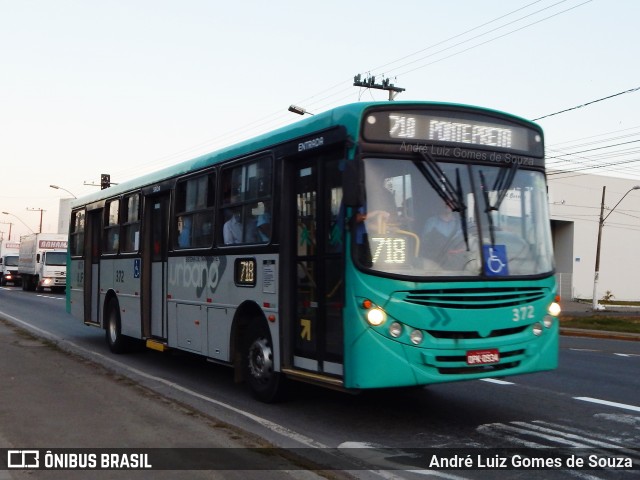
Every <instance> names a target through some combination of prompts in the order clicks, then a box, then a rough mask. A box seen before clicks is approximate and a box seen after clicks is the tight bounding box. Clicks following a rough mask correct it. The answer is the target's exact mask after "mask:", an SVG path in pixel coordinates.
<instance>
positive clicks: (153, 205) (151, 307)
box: [142, 193, 169, 340]
mask: <svg viewBox="0 0 640 480" xmlns="http://www.w3.org/2000/svg"><path fill="white" fill-rule="evenodd" d="M144 203H145V206H144V209H145V211H144V233H143V243H142V244H143V245H144V247H143V248H144V250H143V255H142V292H143V300H142V332H143V335H144V337H146V338H149V337H151V338H155V339H158V340H166V338H167V312H166V308H165V299H166V293H167V292H166V290H167V287H166V285H167V283H166V279H167V248H168V243H169V242H168V238H167V237H168V234H169V193H165V194H157V195H153V196H147V197H146V198H145V202H144Z"/></svg>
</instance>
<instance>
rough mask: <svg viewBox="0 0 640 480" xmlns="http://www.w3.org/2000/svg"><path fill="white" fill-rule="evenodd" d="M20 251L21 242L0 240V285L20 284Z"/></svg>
mask: <svg viewBox="0 0 640 480" xmlns="http://www.w3.org/2000/svg"><path fill="white" fill-rule="evenodd" d="M19 252H20V243H19V242H11V241H5V240H0V285H2V286H5V285H6V284H7V283H13V284H14V285H20V274H19V273H18V254H19Z"/></svg>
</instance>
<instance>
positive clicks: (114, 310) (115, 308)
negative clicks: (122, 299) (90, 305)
mask: <svg viewBox="0 0 640 480" xmlns="http://www.w3.org/2000/svg"><path fill="white" fill-rule="evenodd" d="M105 338H106V340H107V345H108V346H109V350H111V351H112V352H113V353H124V352H125V351H126V338H125V336H124V335H122V326H121V322H120V306H119V305H118V301H117V300H116V299H115V298H112V299H111V300H109V304H108V305H107V328H106V329H105Z"/></svg>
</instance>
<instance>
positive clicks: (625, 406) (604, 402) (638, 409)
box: [573, 397, 640, 412]
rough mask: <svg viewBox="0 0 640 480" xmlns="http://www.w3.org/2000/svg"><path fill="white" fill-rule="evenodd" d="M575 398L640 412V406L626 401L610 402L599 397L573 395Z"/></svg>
mask: <svg viewBox="0 0 640 480" xmlns="http://www.w3.org/2000/svg"><path fill="white" fill-rule="evenodd" d="M573 398H574V400H582V401H583V402H591V403H597V404H599V405H607V406H609V407H616V408H624V409H625V410H632V411H634V412H640V407H637V406H635V405H627V404H626V403H618V402H610V401H609V400H601V399H599V398H591V397H573Z"/></svg>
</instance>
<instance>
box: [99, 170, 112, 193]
mask: <svg viewBox="0 0 640 480" xmlns="http://www.w3.org/2000/svg"><path fill="white" fill-rule="evenodd" d="M110 186H111V175H109V174H108V173H103V174H102V175H100V190H104V189H105V188H109V187H110Z"/></svg>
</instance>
